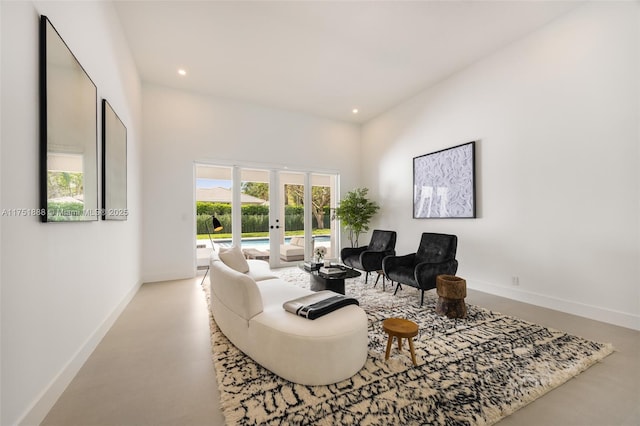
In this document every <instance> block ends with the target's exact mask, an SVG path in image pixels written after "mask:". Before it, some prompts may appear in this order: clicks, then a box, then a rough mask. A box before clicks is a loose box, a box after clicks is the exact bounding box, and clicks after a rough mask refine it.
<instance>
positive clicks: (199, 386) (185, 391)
mask: <svg viewBox="0 0 640 426" xmlns="http://www.w3.org/2000/svg"><path fill="white" fill-rule="evenodd" d="M201 278H202V277H199V278H196V279H190V280H178V281H168V282H162V283H151V284H145V285H143V286H142V287H141V289H140V291H139V292H138V293H137V294H136V296H135V297H134V298H133V300H132V301H131V303H130V304H129V305H128V306H127V308H126V309H125V311H124V312H123V313H122V315H121V316H120V318H119V319H118V320H117V321H116V323H115V324H114V326H113V327H112V328H111V330H110V331H109V332H108V333H107V335H106V336H105V337H104V339H103V341H102V342H101V343H100V344H99V345H98V347H97V348H96V350H95V351H94V353H93V354H92V355H91V357H90V358H89V360H88V361H87V362H86V364H85V365H84V366H83V367H82V369H81V370H80V372H79V373H78V375H77V376H76V378H75V379H74V380H73V381H72V382H71V384H70V385H69V387H68V388H67V390H66V391H65V392H64V393H63V395H62V396H61V397H60V399H59V400H58V402H57V403H56V404H55V405H54V407H53V408H52V409H51V411H50V412H49V414H48V415H47V417H46V418H45V419H44V421H43V423H42V424H43V425H59V426H63V425H64V426H116V425H118V426H143V425H154V426H160V425H176V426H177V425H180V426H187V425H202V426H204V425H223V424H224V417H223V415H222V413H221V411H220V406H219V402H218V400H219V394H218V390H217V386H216V379H215V374H214V370H213V364H212V362H211V348H210V341H209V323H208V319H207V315H208V312H207V307H206V302H205V299H204V293H203V292H202V290H201V288H200V279H201ZM467 302H469V303H473V304H476V305H479V306H483V307H486V308H488V309H492V310H496V311H499V312H502V313H505V314H509V315H514V316H518V317H520V318H522V319H525V320H528V321H532V322H536V323H539V324H543V325H545V326H549V327H553V328H556V329H560V330H564V331H567V332H569V333H572V334H576V335H580V336H582V337H585V338H588V339H592V340H597V341H601V342H611V343H613V345H614V346H615V348H616V352H614V353H613V354H612V355H610V356H609V357H607V358H605V359H604V360H603V361H602V362H600V363H598V364H596V365H594V366H593V367H591V368H590V369H588V370H587V371H585V372H584V373H582V374H580V375H579V376H577V377H576V378H574V379H572V380H570V381H568V382H567V383H565V384H564V385H562V386H560V387H559V388H557V389H555V390H553V391H551V392H549V393H547V394H546V395H544V396H543V397H541V398H539V399H538V400H536V401H534V402H533V403H531V404H529V405H528V406H526V407H524V408H522V409H520V410H518V411H517V412H516V413H514V414H513V415H511V416H508V417H506V418H505V419H503V420H502V421H501V422H499V425H500V426H512V425H517V426H528V425H532V426H533V425H536V426H537V425H547V426H551V425H558V426H567V425H576V426H577V425H580V426H588V425H593V426H614V425H624V426H637V425H640V408H639V407H640V332H638V331H633V330H630V329H626V328H621V327H615V326H612V325H609V324H605V323H601V322H597V321H591V320H588V319H585V318H580V317H576V316H573V315H568V314H564V313H561V312H557V311H552V310H549V309H544V308H539V307H536V306H532V305H527V304H524V303H519V302H514V301H511V300H509V299H504V298H501V297H496V296H491V295H488V294H485V293H480V292H477V291H472V290H470V291H469V295H468V297H467Z"/></svg>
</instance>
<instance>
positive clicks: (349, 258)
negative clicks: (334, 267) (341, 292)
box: [340, 229, 396, 284]
mask: <svg viewBox="0 0 640 426" xmlns="http://www.w3.org/2000/svg"><path fill="white" fill-rule="evenodd" d="M394 254H396V232H395V231H382V230H379V229H375V230H374V231H373V234H372V235H371V242H369V244H368V245H366V246H362V247H357V248H356V247H345V248H343V249H342V250H341V251H340V257H341V258H342V263H344V264H345V265H347V266H350V267H352V268H354V269H359V270H361V271H365V272H366V273H367V274H366V275H365V278H364V282H365V284H366V283H367V280H368V279H369V273H370V272H371V271H381V270H382V259H384V258H385V256H391V255H394Z"/></svg>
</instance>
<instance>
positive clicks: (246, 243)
mask: <svg viewBox="0 0 640 426" xmlns="http://www.w3.org/2000/svg"><path fill="white" fill-rule="evenodd" d="M313 240H314V242H315V244H317V245H322V246H324V245H327V244H328V243H329V242H330V241H331V236H329V235H317V236H314V237H313ZM213 241H214V242H215V243H216V244H219V245H220V246H221V247H231V240H230V239H226V240H216V239H214V240H213ZM241 241H242V248H255V249H258V250H267V249H269V238H243V239H242V240H241ZM284 241H285V244H289V242H290V241H291V237H285V239H284ZM199 242H200V243H201V242H202V240H200V241H199ZM209 245H210V243H209V242H208V241H207V246H209Z"/></svg>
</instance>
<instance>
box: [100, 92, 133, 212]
mask: <svg viewBox="0 0 640 426" xmlns="http://www.w3.org/2000/svg"><path fill="white" fill-rule="evenodd" d="M128 214H129V211H128V210H127V128H126V127H125V125H124V123H123V122H122V120H120V117H118V114H116V113H115V111H114V110H113V108H112V107H111V105H110V104H109V102H108V101H107V100H106V99H103V100H102V219H104V220H127V216H128Z"/></svg>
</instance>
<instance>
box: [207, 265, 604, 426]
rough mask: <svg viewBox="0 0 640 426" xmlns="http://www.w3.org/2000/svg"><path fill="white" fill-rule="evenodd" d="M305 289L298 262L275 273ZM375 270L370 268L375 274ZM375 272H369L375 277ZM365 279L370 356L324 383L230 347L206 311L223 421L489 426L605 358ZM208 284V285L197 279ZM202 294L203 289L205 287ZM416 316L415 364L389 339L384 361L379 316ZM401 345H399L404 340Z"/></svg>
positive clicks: (498, 317)
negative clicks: (453, 314)
mask: <svg viewBox="0 0 640 426" xmlns="http://www.w3.org/2000/svg"><path fill="white" fill-rule="evenodd" d="M276 273H278V274H279V275H280V276H281V277H282V278H283V279H284V280H286V281H288V282H291V283H292V285H299V286H303V287H308V285H309V278H308V275H307V274H305V273H304V272H303V271H301V270H299V269H298V268H284V269H281V270H277V271H276ZM374 275H375V274H374ZM374 278H375V277H374ZM372 281H373V280H372V279H371V278H370V280H369V284H368V285H365V284H364V276H363V277H359V278H353V279H348V280H346V287H347V291H346V293H347V294H348V295H350V296H353V297H356V298H357V299H358V300H359V302H360V306H361V307H362V308H363V309H364V310H365V311H366V312H367V316H368V318H369V357H368V359H367V362H366V364H365V366H364V368H363V369H362V370H361V371H360V372H359V373H358V374H356V375H355V376H354V377H352V378H350V379H348V380H345V381H342V382H340V383H336V384H333V385H329V386H302V385H298V384H294V383H291V382H288V381H286V380H284V379H281V378H280V377H278V376H276V375H275V374H273V373H271V372H270V371H268V370H266V369H264V368H263V367H261V366H260V365H258V364H256V363H255V362H253V361H252V360H251V359H250V358H249V357H247V356H246V355H244V354H243V353H242V352H240V351H239V350H238V349H237V348H236V347H235V346H233V345H232V344H231V343H230V342H229V341H228V340H227V339H226V337H225V336H224V335H223V334H222V333H221V332H220V330H219V329H218V327H217V326H216V324H215V322H214V321H213V318H212V317H211V340H212V347H213V362H214V365H215V369H216V377H217V380H218V387H219V391H220V398H221V407H222V410H223V413H224V416H225V419H226V421H227V424H229V425H258V424H260V425H263V424H265V425H488V424H493V423H495V422H497V421H498V420H500V419H501V418H503V417H505V416H507V415H509V414H511V413H513V412H514V411H516V410H518V409H519V408H521V407H523V406H525V405H526V404H528V403H530V402H531V401H533V400H535V399H536V398H538V397H540V396H542V395H543V394H545V393H546V392H548V391H550V390H552V389H553V388H555V387H557V386H559V385H561V384H562V383H564V382H566V381H567V380H569V379H570V378H572V377H574V376H576V375H577V374H579V373H580V372H582V371H584V370H586V369H587V368H589V367H590V366H591V365H593V364H594V363H596V362H597V361H599V360H601V359H602V358H604V357H606V356H607V355H609V354H610V353H611V352H612V351H613V348H612V346H611V345H609V344H601V343H596V342H591V341H588V340H585V339H582V338H580V337H576V336H572V335H569V334H566V333H563V332H561V331H557V330H552V329H548V328H545V327H542V326H539V325H536V324H532V323H529V322H526V321H522V320H519V319H517V318H513V317H509V316H506V315H502V314H499V313H497V312H491V311H488V310H486V309H483V308H480V307H477V306H473V305H467V309H468V316H467V318H466V319H460V320H454V319H448V318H446V317H441V316H439V315H437V314H435V303H436V298H437V296H436V295H435V291H431V292H427V293H425V301H424V305H423V306H422V307H420V306H419V294H418V292H417V290H415V289H413V288H410V287H407V286H405V287H403V289H402V290H400V291H399V292H398V294H397V295H395V296H394V295H393V288H391V286H389V285H387V288H386V291H383V290H382V283H381V282H380V283H379V284H378V285H377V287H375V288H373V283H372ZM205 287H206V286H205ZM205 291H206V288H205ZM391 317H401V318H407V319H410V320H412V321H414V322H416V323H417V324H418V325H419V327H420V334H419V335H418V336H416V337H415V338H414V343H415V351H416V358H417V361H418V365H417V367H414V366H413V364H412V363H411V359H410V357H409V354H408V351H407V350H405V351H403V352H399V351H398V350H397V345H395V344H394V346H393V348H392V351H391V358H390V359H389V361H386V362H385V360H384V355H385V349H386V342H387V335H386V334H385V333H384V331H383V330H382V320H384V319H385V318H391ZM405 346H406V345H405Z"/></svg>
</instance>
